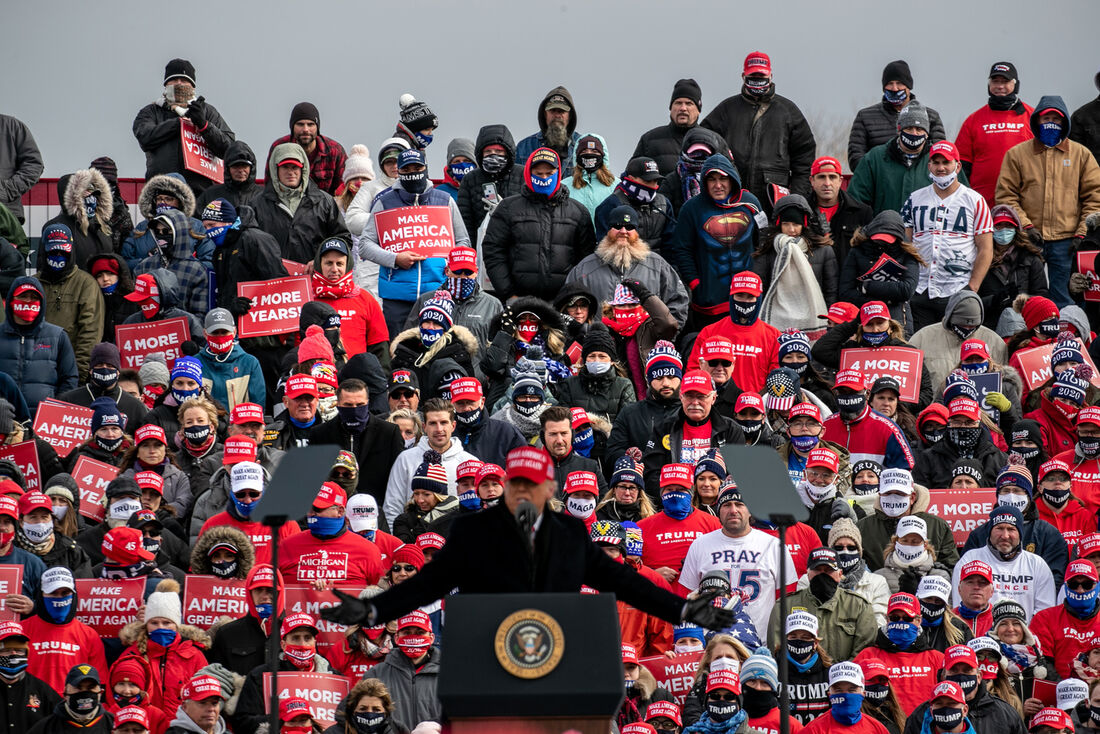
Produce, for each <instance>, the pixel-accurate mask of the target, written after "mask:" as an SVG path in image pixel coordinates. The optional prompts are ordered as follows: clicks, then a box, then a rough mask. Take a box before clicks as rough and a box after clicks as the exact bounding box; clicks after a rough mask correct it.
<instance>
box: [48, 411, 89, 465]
mask: <svg viewBox="0 0 1100 734" xmlns="http://www.w3.org/2000/svg"><path fill="white" fill-rule="evenodd" d="M34 435H36V436H38V437H39V438H40V439H42V440H43V441H45V442H46V443H48V444H49V445H51V446H53V449H54V451H56V452H57V455H58V456H60V457H62V458H64V457H66V456H68V455H69V454H70V453H71V452H72V450H73V449H75V448H76V447H77V446H79V445H80V444H82V443H84V442H85V441H87V440H88V438H89V437H91V435H92V411H91V409H90V408H85V407H83V406H81V405H73V404H71V403H63V402H61V401H60V400H43V401H42V402H41V403H39V404H38V411H37V412H36V413H35V414H34Z"/></svg>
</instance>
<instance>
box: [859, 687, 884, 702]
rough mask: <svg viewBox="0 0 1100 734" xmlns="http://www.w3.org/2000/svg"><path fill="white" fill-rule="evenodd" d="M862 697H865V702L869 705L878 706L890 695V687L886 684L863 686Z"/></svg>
mask: <svg viewBox="0 0 1100 734" xmlns="http://www.w3.org/2000/svg"><path fill="white" fill-rule="evenodd" d="M863 695H865V696H866V697H867V700H868V701H870V702H871V703H874V704H880V703H882V702H883V701H885V700H886V697H887V696H889V695H890V686H889V685H888V684H886V683H872V684H870V685H868V686H864V688H863Z"/></svg>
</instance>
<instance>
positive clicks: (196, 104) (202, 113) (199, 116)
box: [187, 97, 206, 130]
mask: <svg viewBox="0 0 1100 734" xmlns="http://www.w3.org/2000/svg"><path fill="white" fill-rule="evenodd" d="M187 119H188V120H190V121H191V122H192V123H194V125H195V127H197V128H198V129H199V130H202V129H203V128H204V127H206V99H205V98H204V97H198V98H196V99H193V100H191V103H190V104H188V105H187Z"/></svg>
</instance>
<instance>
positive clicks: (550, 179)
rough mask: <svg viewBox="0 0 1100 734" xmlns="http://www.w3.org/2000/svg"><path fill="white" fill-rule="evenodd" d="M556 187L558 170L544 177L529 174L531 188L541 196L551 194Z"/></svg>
mask: <svg viewBox="0 0 1100 734" xmlns="http://www.w3.org/2000/svg"><path fill="white" fill-rule="evenodd" d="M557 189H558V172H557V171H554V172H553V173H551V174H550V175H549V176H546V177H545V178H543V177H540V176H536V175H535V174H533V173H532V174H531V190H532V191H534V192H535V193H536V194H542V195H543V196H552V195H553V194H554V192H555V191H557Z"/></svg>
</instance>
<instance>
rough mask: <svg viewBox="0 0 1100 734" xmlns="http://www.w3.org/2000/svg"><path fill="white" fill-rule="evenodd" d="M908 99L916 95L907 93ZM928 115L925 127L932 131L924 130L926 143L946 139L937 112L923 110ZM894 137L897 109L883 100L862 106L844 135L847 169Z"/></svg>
mask: <svg viewBox="0 0 1100 734" xmlns="http://www.w3.org/2000/svg"><path fill="white" fill-rule="evenodd" d="M909 96H910V97H912V98H913V99H916V98H917V95H915V94H913V93H912V92H910V94H909ZM924 109H925V110H926V111H927V112H928V124H929V126H930V127H931V128H932V129H931V130H929V131H928V137H929V138H930V142H933V143H934V142H936V141H937V140H946V139H947V133H946V132H945V131H944V128H943V122H942V121H941V120H940V113H939V112H936V111H935V110H934V109H932V108H931V107H925V108H924ZM897 134H898V110H897V108H895V107H894V105H892V104H890V103H889V102H887V101H886V100H881V101H879V102H878V103H877V104H873V105H871V106H870V107H864V108H863V109H862V110H860V111H859V112H857V113H856V119H855V121H854V122H853V123H852V132H851V133H850V134H849V135H848V166H849V167H850V168H851V170H853V171H854V170H856V166H858V165H859V162H860V160H861V159H862V158H863V156H865V155H867V151H869V150H871V148H874V147H875V146H876V145H882V144H883V143H885V142H887V141H888V140H891V139H893V138H895V137H897Z"/></svg>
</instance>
